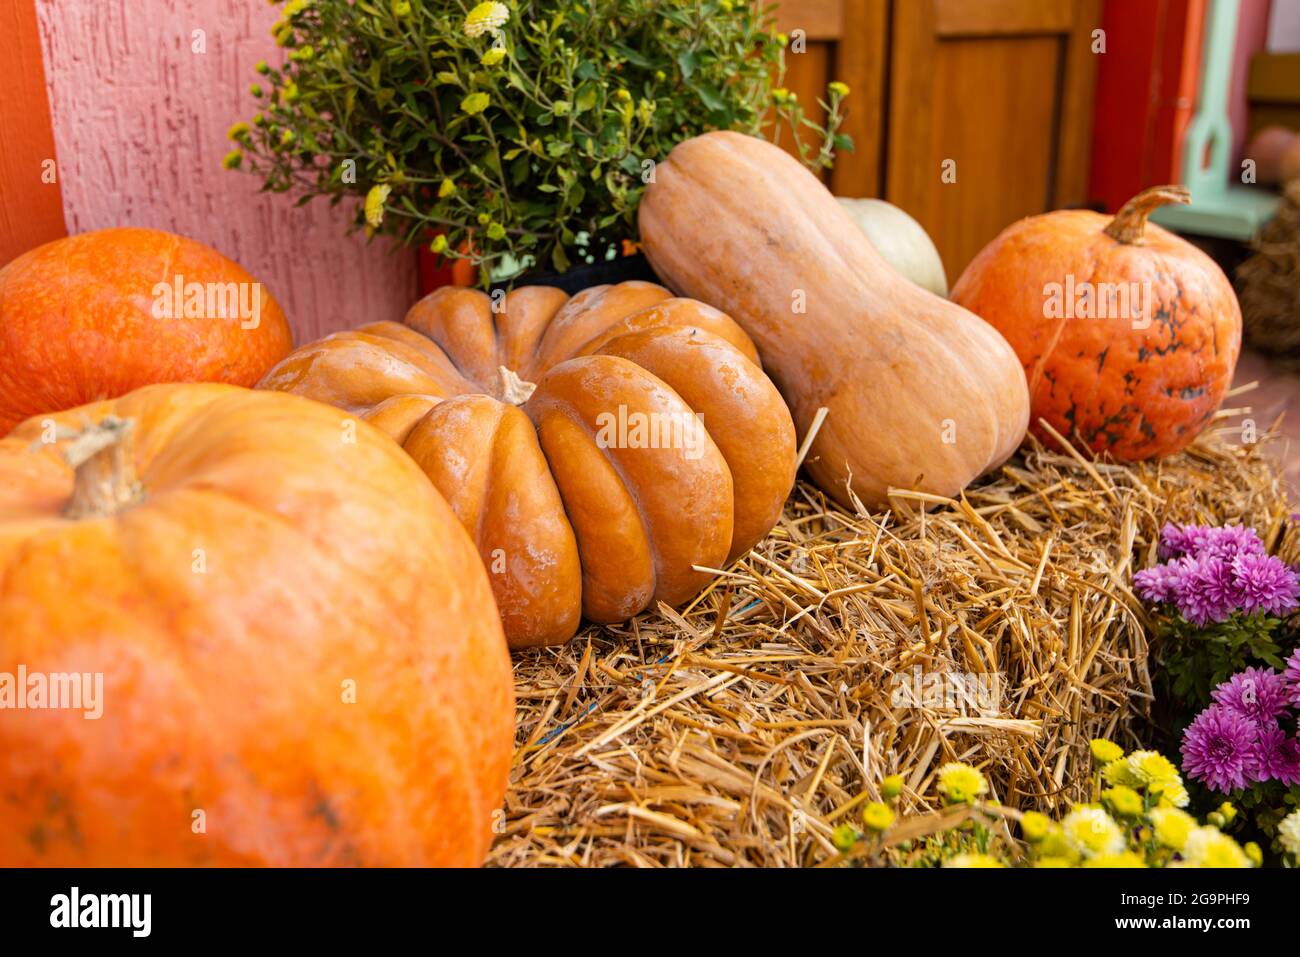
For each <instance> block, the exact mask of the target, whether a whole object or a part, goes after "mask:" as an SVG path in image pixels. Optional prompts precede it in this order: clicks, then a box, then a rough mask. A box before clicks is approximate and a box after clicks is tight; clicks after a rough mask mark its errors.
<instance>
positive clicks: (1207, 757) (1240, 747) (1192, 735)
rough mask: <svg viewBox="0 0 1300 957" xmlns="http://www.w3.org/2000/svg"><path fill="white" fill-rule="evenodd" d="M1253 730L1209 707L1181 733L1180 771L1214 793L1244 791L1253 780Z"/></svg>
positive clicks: (1218, 707) (1235, 716)
mask: <svg viewBox="0 0 1300 957" xmlns="http://www.w3.org/2000/svg"><path fill="white" fill-rule="evenodd" d="M1256 736H1257V734H1256V730H1255V726H1254V725H1253V724H1252V723H1251V721H1250V719H1249V718H1246V717H1243V716H1242V715H1240V714H1238V713H1237V712H1235V711H1231V710H1229V709H1228V708H1225V707H1223V706H1221V705H1211V706H1210V707H1208V708H1206V709H1205V710H1204V711H1202V712H1201V713H1200V714H1198V715H1197V716H1196V720H1195V721H1193V722H1192V723H1191V724H1190V725H1188V727H1187V730H1186V731H1185V732H1183V747H1182V752H1183V770H1184V771H1186V772H1187V773H1188V774H1189V775H1190V776H1191V777H1193V778H1195V779H1196V780H1198V781H1202V782H1204V783H1205V785H1206V786H1207V787H1209V788H1210V789H1211V790H1214V791H1222V792H1224V793H1227V792H1228V791H1231V790H1233V789H1234V788H1244V787H1246V785H1247V784H1248V783H1249V782H1251V781H1253V780H1254V778H1255V773H1256V768H1257V761H1258V758H1257V756H1256V754H1255V739H1256Z"/></svg>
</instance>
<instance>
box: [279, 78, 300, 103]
mask: <svg viewBox="0 0 1300 957" xmlns="http://www.w3.org/2000/svg"><path fill="white" fill-rule="evenodd" d="M298 96H299V93H298V84H297V83H295V82H294V81H293V80H290V81H289V82H288V83H286V84H285V85H284V86H282V87H281V88H280V102H281V103H292V102H293V101H294V100H296V99H298Z"/></svg>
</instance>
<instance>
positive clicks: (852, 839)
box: [831, 824, 858, 854]
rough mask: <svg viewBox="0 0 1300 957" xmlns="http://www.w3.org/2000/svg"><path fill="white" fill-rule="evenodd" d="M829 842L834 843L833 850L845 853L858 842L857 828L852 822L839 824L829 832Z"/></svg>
mask: <svg viewBox="0 0 1300 957" xmlns="http://www.w3.org/2000/svg"><path fill="white" fill-rule="evenodd" d="M831 843H832V844H833V845H835V850H837V851H839V852H840V853H841V854H847V853H848V852H849V851H851V850H853V845H854V844H856V843H858V829H857V828H856V827H854V826H853V825H852V824H841V825H840V826H839V827H837V828H836V829H835V830H834V831H832V832H831Z"/></svg>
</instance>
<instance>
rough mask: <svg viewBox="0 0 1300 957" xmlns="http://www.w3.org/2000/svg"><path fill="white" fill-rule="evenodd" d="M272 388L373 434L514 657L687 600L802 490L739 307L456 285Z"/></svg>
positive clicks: (316, 348) (297, 362) (283, 368)
mask: <svg viewBox="0 0 1300 957" xmlns="http://www.w3.org/2000/svg"><path fill="white" fill-rule="evenodd" d="M261 386H262V387H263V388H268V389H279V390H283V391H287V392H296V393H298V394H300V395H305V396H307V397H309V398H313V399H318V400H320V401H323V402H330V403H333V404H335V405H337V406H340V407H341V408H344V409H346V410H348V411H349V412H351V413H353V414H355V415H358V416H361V417H362V418H365V419H368V420H370V421H371V422H372V423H374V424H375V425H377V426H379V427H380V428H381V429H383V430H384V431H385V432H387V433H388V434H389V435H391V436H392V437H393V438H394V439H396V440H397V441H398V442H400V443H402V444H403V446H404V447H405V448H406V451H407V452H409V453H410V454H411V456H412V457H413V458H414V459H415V461H416V462H417V463H419V465H420V467H421V468H422V469H424V471H425V473H426V474H427V475H428V476H429V478H430V479H431V480H432V481H433V483H434V485H435V486H437V488H438V490H439V491H440V492H442V494H443V495H444V496H446V498H447V501H448V502H449V503H450V504H451V507H452V509H453V510H454V511H455V512H456V514H457V515H458V516H459V517H460V520H461V522H463V523H464V525H465V527H466V529H468V530H469V532H470V535H471V536H473V538H474V539H475V542H476V543H477V545H478V549H479V553H480V555H481V556H482V558H483V562H484V563H485V564H486V566H487V568H488V569H489V571H490V572H491V576H490V577H491V580H492V585H493V591H494V592H495V594H496V599H497V604H498V605H499V607H500V611H501V617H502V621H503V622H504V624H505V632H506V637H507V639H508V640H509V642H510V644H511V646H512V647H523V646H527V645H541V644H554V643H558V642H563V641H567V640H568V639H569V638H571V637H572V636H573V634H574V632H575V631H576V630H577V627H578V623H579V620H580V618H581V616H582V615H586V617H587V618H589V619H591V620H593V621H602V622H608V621H620V620H623V619H625V618H628V617H630V616H631V615H634V614H636V613H637V612H639V611H641V610H643V609H644V608H646V607H648V606H650V604H651V603H652V602H658V601H662V602H666V603H667V604H669V605H676V604H680V603H682V602H684V601H687V600H688V599H690V598H691V597H692V596H694V595H695V594H696V593H697V592H699V591H700V589H701V588H703V587H704V585H705V584H707V582H708V581H709V580H710V575H709V573H708V572H706V571H700V570H698V569H697V567H696V566H700V567H703V568H719V567H721V566H723V565H724V564H726V563H727V562H729V561H731V560H732V559H734V558H735V557H736V556H738V555H740V554H742V553H743V552H745V551H747V550H748V549H749V548H750V546H752V545H753V544H754V543H755V542H756V541H758V539H759V538H761V537H762V536H763V535H765V534H766V533H767V532H768V530H769V529H770V528H771V527H772V525H773V524H774V523H775V522H776V520H777V518H778V516H779V515H780V513H781V507H782V504H783V502H784V500H785V496H786V495H787V494H788V493H789V491H790V488H791V486H792V485H793V483H794V465H795V447H794V426H793V423H792V422H791V421H790V413H789V412H788V411H787V409H786V407H785V404H784V403H783V402H782V401H781V397H780V396H779V395H778V394H777V392H776V389H775V387H774V386H773V385H772V383H771V382H770V381H768V378H767V376H766V375H764V374H763V371H762V369H761V368H760V366H759V364H758V357H757V354H756V353H755V351H754V346H753V343H751V342H750V341H749V338H748V337H747V336H746V335H745V334H744V332H742V331H741V330H740V328H739V327H738V326H737V325H736V324H735V323H734V322H732V321H731V319H729V318H728V317H727V316H725V315H723V314H722V313H721V312H718V311H717V310H716V309H712V308H710V307H708V306H706V305H704V304H703V303H699V302H694V301H691V300H689V299H674V298H672V297H671V295H670V294H669V293H668V291H667V290H665V289H663V288H661V287H659V286H656V285H654V284H652V283H645V282H625V283H621V284H619V285H616V286H596V287H593V288H591V289H587V290H584V291H583V292H581V293H579V294H578V295H577V296H575V297H573V298H572V299H570V298H569V297H568V296H566V295H565V294H564V293H563V292H561V291H559V290H558V289H550V288H546V287H526V288H521V289H516V290H514V291H513V292H511V293H509V294H508V295H505V296H504V297H502V298H501V299H500V300H499V302H496V303H495V305H494V300H492V299H490V298H489V297H488V296H487V294H485V293H483V292H480V291H477V290H471V289H459V288H454V287H445V288H443V289H439V290H437V291H436V292H434V293H432V294H431V295H429V296H427V297H426V298H424V299H423V300H421V301H420V302H419V303H417V304H416V305H415V306H414V307H413V308H412V309H411V311H410V312H409V313H408V314H407V316H406V319H405V321H404V322H403V323H396V322H377V323H372V324H370V325H368V326H362V327H361V328H359V329H357V330H355V331H351V332H343V333H337V334H335V335H332V336H329V337H327V338H325V339H322V340H321V341H319V342H315V343H311V344H309V345H306V346H303V347H301V348H299V349H297V350H296V351H294V352H293V353H291V354H290V355H289V357H288V358H286V359H285V360H284V361H283V362H281V363H280V364H279V365H277V366H276V367H275V368H274V369H272V370H271V371H270V372H269V373H268V374H267V376H266V378H265V379H264V380H263V381H262V384H261Z"/></svg>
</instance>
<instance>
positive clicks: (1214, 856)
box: [1183, 827, 1251, 868]
mask: <svg viewBox="0 0 1300 957" xmlns="http://www.w3.org/2000/svg"><path fill="white" fill-rule="evenodd" d="M1183 860H1185V861H1186V862H1187V863H1188V864H1190V865H1191V866H1192V867H1215V868H1218V867H1250V866H1251V861H1250V858H1249V857H1248V856H1247V855H1246V852H1245V851H1243V850H1242V849H1241V845H1239V844H1238V843H1237V842H1236V841H1234V840H1233V839H1232V838H1230V837H1228V835H1226V834H1224V833H1223V832H1222V831H1220V830H1219V829H1218V828H1217V827H1198V828H1196V829H1194V830H1193V831H1192V833H1191V834H1189V835H1188V836H1187V843H1186V844H1184V845H1183Z"/></svg>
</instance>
